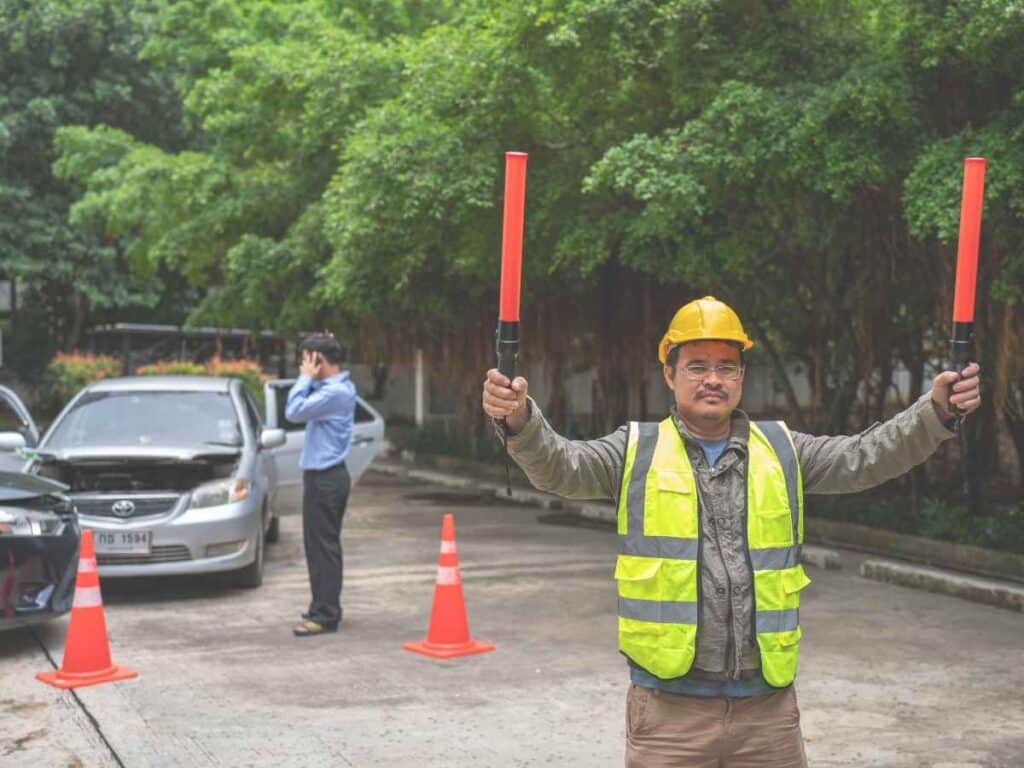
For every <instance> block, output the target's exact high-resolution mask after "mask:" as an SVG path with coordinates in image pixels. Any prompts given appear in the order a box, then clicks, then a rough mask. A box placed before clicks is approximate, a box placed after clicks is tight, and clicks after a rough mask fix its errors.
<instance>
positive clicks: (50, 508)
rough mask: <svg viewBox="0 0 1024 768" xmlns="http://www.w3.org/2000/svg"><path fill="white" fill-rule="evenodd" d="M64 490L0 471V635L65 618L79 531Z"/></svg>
mask: <svg viewBox="0 0 1024 768" xmlns="http://www.w3.org/2000/svg"><path fill="white" fill-rule="evenodd" d="M66 490H67V486H66V485H63V484H61V483H57V482H54V481H53V480H47V479H46V478H42V477H37V476H35V475H29V474H25V473H23V472H4V471H0V630H4V629H10V628H13V627H19V626H24V625H26V624H31V623H35V622H37V621H43V620H45V619H52V618H54V617H56V616H60V615H62V614H64V613H67V612H68V611H69V610H70V609H71V601H72V599H73V598H74V595H75V576H76V575H77V573H78V544H79V540H80V538H81V529H80V528H79V525H78V518H77V515H76V514H75V509H74V506H73V505H72V504H71V502H70V500H69V499H68V498H67V496H65V495H64V491H66Z"/></svg>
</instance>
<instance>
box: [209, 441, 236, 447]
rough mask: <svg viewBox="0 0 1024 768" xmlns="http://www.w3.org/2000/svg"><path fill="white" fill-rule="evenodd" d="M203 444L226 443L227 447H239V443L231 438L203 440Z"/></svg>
mask: <svg viewBox="0 0 1024 768" xmlns="http://www.w3.org/2000/svg"><path fill="white" fill-rule="evenodd" d="M202 444H203V445H226V446H227V447H228V448H241V447H242V444H241V443H236V442H233V441H231V440H203V442H202Z"/></svg>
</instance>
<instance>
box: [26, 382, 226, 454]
mask: <svg viewBox="0 0 1024 768" xmlns="http://www.w3.org/2000/svg"><path fill="white" fill-rule="evenodd" d="M204 444H205V445H228V446H240V445H241V444H242V435H241V432H240V429H239V425H238V417H237V416H236V414H235V407H234V405H233V404H232V402H231V397H230V396H229V395H228V394H227V393H226V392H91V393H89V394H87V395H84V396H83V397H82V398H81V399H80V400H79V401H78V402H77V403H76V404H75V407H74V408H73V409H72V410H71V411H69V412H68V413H67V414H66V415H65V416H64V418H62V419H61V420H60V421H59V422H57V424H55V425H54V428H53V431H52V432H51V433H50V436H49V437H48V438H47V440H46V448H47V449H49V450H55V451H59V450H67V449H69V448H84V447H91V446H119V447H120V446H125V447H132V448H139V447H142V448H149V447H152V448H166V447H173V448H192V447H197V446H201V445H204Z"/></svg>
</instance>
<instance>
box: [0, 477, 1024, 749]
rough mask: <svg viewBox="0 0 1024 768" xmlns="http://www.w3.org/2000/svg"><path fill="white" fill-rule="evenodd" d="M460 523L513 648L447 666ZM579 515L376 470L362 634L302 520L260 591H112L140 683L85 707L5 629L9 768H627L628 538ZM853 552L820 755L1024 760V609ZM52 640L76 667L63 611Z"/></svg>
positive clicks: (819, 619) (366, 483) (823, 661)
mask: <svg viewBox="0 0 1024 768" xmlns="http://www.w3.org/2000/svg"><path fill="white" fill-rule="evenodd" d="M445 512H454V513H455V516H456V528H457V532H458V544H459V555H460V559H461V563H462V568H463V577H464V582H465V593H466V598H467V603H468V608H469V621H470V627H471V629H472V632H473V634H474V636H476V637H477V638H478V639H480V640H485V641H489V642H494V643H496V644H497V646H498V649H497V651H495V652H493V653H489V654H484V655H482V656H476V657H469V658H465V659H458V660H454V661H448V662H441V661H434V660H431V659H427V658H425V657H422V656H419V655H416V654H411V653H407V652H404V651H402V650H401V644H402V642H404V641H406V640H415V639H420V638H421V637H422V636H423V634H424V632H425V630H426V625H427V621H428V616H429V610H430V601H431V597H432V586H433V580H434V575H435V565H436V560H437V552H438V537H439V534H440V519H441V516H442V515H443V514H444V513H445ZM557 515H558V513H557V512H553V511H551V510H539V509H534V508H531V507H524V506H519V505H509V504H505V503H503V502H501V500H500V499H496V498H494V497H493V496H484V495H475V494H474V493H473V492H472V491H464V490H457V489H445V488H439V487H437V486H434V485H429V484H427V483H425V482H423V481H422V480H403V479H398V478H390V477H385V476H383V475H381V474H378V473H374V472H371V473H369V474H367V475H366V476H365V477H364V478H363V480H362V481H361V483H360V484H359V485H358V486H357V487H356V489H355V492H354V494H353V498H352V500H351V503H350V507H349V513H348V515H347V516H346V520H345V529H344V544H345V552H346V582H345V593H344V601H343V602H344V605H345V620H344V624H343V627H342V631H341V632H340V633H339V634H337V635H332V636H326V637H320V638H312V639H296V638H293V637H292V636H291V634H290V627H291V624H292V623H294V622H295V621H297V619H298V613H299V611H300V610H302V609H303V608H304V606H305V602H306V600H307V599H308V592H307V583H306V574H305V565H304V562H303V560H302V554H301V533H300V528H299V519H298V517H297V516H295V515H290V516H287V517H285V518H283V519H282V540H281V542H280V543H278V544H276V545H272V546H271V547H270V549H269V561H268V568H267V578H266V581H265V583H264V586H263V587H262V588H260V589H258V590H254V591H240V590H234V589H230V588H226V587H223V586H221V585H219V584H218V583H217V582H216V580H214V579H202V578H200V579H163V580H159V581H154V580H137V581H131V582H118V581H114V580H108V581H105V582H104V583H103V593H104V599H105V602H106V606H107V607H106V612H107V622H108V626H109V629H110V635H111V642H112V648H113V655H114V659H115V661H117V662H119V663H123V664H127V665H130V666H133V667H135V668H137V669H138V670H139V671H140V672H141V675H142V676H141V678H140V679H139V680H136V681H128V682H124V683H118V684H113V685H106V686H99V687H95V688H84V689H80V690H79V691H78V696H79V698H80V701H81V706H79V704H78V702H76V701H75V700H74V699H73V698H72V696H71V694H68V693H59V692H57V691H54V690H53V689H50V688H48V687H46V686H43V685H42V684H39V683H37V682H36V681H35V680H33V679H32V674H33V673H34V672H35V671H37V670H38V669H42V668H44V666H40V665H41V664H42V665H45V663H46V659H45V657H44V656H43V654H42V651H41V650H40V648H39V646H38V645H37V644H36V643H35V641H34V640H33V639H32V637H31V636H30V635H28V633H24V632H20V633H16V634H15V636H14V637H10V636H7V635H3V636H0V668H2V670H3V678H2V685H3V690H4V693H3V696H0V699H2V702H0V708H2V709H0V711H2V712H3V713H4V718H3V719H4V721H5V724H6V725H5V728H4V729H3V730H2V732H0V766H19V767H20V766H47V767H48V766H51V765H53V766H66V765H81V766H90V767H91V766H94V765H97V766H106V765H117V764H121V765H125V766H161V767H162V766H190V767H191V766H328V765H330V766H339V765H341V766H360V767H362V766H396V767H398V768H404V767H406V766H408V767H409V768H412V767H413V766H415V767H416V768H430V767H432V766H446V768H452V767H455V766H495V767H496V768H504V767H505V766H509V767H512V766H581V767H582V766H585V767H586V768H591V767H597V768H603V767H604V766H609V767H610V766H620V765H621V764H622V744H623V736H624V734H623V731H624V728H623V726H624V700H625V692H626V684H627V683H626V681H627V674H626V669H625V663H624V661H623V660H622V658H621V656H619V655H618V653H617V652H616V650H615V587H614V583H613V581H612V578H611V574H612V570H613V565H614V554H615V548H616V542H615V537H614V536H613V535H612V534H611V532H610V530H609V529H608V528H607V527H606V526H603V525H598V524H594V525H591V526H580V525H564V524H550V523H554V522H555V521H558V520H559V519H560V518H558V517H557ZM538 518H541V519H546V520H548V522H549V524H538V522H537V521H538ZM848 556H849V557H850V564H847V558H848ZM843 558H844V570H842V571H825V570H818V569H810V571H809V572H810V575H811V578H812V579H814V584H813V585H812V586H811V587H810V588H809V589H808V590H807V592H806V593H805V594H806V600H805V602H804V608H803V610H802V611H801V618H802V620H803V623H804V631H805V641H804V643H803V645H802V650H803V655H802V661H801V670H800V677H799V681H798V691H799V695H800V702H801V709H802V712H803V723H804V735H805V737H806V738H807V750H808V756H809V758H810V761H811V765H813V766H825V767H832V766H835V767H836V768H839V767H840V766H843V767H846V766H897V767H902V766H906V767H907V768H909V767H910V766H915V767H916V766H936V767H941V768H954V766H956V767H958V768H967V766H972V767H975V768H982V766H984V767H985V768H1019V766H1020V765H1021V764H1022V763H1021V758H1020V755H1021V754H1024V693H1022V691H1024V667H1022V665H1021V664H1020V660H1021V657H1022V654H1021V649H1022V647H1024V640H1022V638H1024V616H1022V615H1021V614H1015V613H1011V612H1008V611H1005V610H999V609H996V608H991V607H988V606H984V605H977V604H974V603H969V602H966V601H962V600H957V599H953V598H950V597H947V596H944V595H939V594H931V593H926V592H918V591H914V590H909V589H906V588H903V587H899V586H895V585H891V584H884V583H877V582H873V581H869V580H866V579H863V578H861V577H860V576H859V575H858V570H857V566H858V565H859V563H858V561H857V558H856V556H855V555H852V554H851V553H845V552H844V553H843ZM38 633H39V637H40V638H41V640H42V641H43V643H44V644H45V646H46V647H47V648H48V649H49V650H50V652H51V653H52V655H53V658H54V659H55V660H56V661H57V662H59V660H60V658H61V654H62V648H61V643H62V641H63V636H64V627H63V626H62V623H57V624H54V625H51V626H48V627H46V628H44V629H41V630H38ZM90 717H91V718H94V720H95V724H93V723H91V722H90V721H89V718H90ZM27 736H31V738H26V737H27ZM104 740H106V742H108V743H109V745H110V748H109V749H107V748H106V747H105V745H104Z"/></svg>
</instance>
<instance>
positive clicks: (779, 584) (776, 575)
mask: <svg viewBox="0 0 1024 768" xmlns="http://www.w3.org/2000/svg"><path fill="white" fill-rule="evenodd" d="M810 583H811V580H810V579H809V578H807V573H806V572H805V571H804V567H803V566H802V565H795V566H793V567H792V568H783V569H782V570H781V571H755V572H754V592H755V595H756V601H757V610H759V611H779V610H784V609H787V608H799V607H800V590H802V589H803V588H804V587H806V586H807V585H808V584H810Z"/></svg>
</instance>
